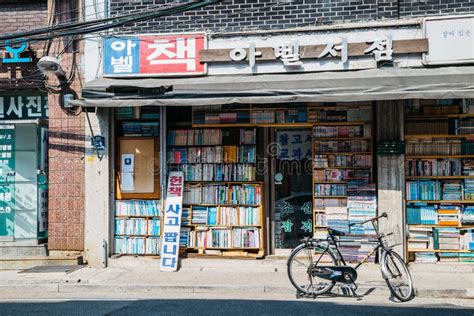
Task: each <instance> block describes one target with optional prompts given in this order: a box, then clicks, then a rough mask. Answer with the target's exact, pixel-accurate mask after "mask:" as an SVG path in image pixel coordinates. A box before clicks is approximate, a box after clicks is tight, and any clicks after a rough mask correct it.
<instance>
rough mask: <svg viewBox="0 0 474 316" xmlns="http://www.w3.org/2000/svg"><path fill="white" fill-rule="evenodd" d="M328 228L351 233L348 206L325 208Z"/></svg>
mask: <svg viewBox="0 0 474 316" xmlns="http://www.w3.org/2000/svg"><path fill="white" fill-rule="evenodd" d="M325 213H326V221H327V226H328V227H331V228H334V229H336V230H340V231H343V232H346V233H349V218H348V214H347V207H346V206H329V207H326V208H325Z"/></svg>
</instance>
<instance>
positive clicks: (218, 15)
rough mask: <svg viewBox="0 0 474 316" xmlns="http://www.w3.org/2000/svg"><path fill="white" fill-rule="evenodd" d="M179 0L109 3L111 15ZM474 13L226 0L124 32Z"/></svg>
mask: <svg viewBox="0 0 474 316" xmlns="http://www.w3.org/2000/svg"><path fill="white" fill-rule="evenodd" d="M171 2H177V1H167V0H141V1H126V0H110V6H111V7H110V14H111V15H115V14H125V13H129V12H131V11H135V10H146V9H148V8H151V7H159V6H160V5H161V6H163V5H165V4H169V3H171ZM473 12H474V0H359V1H353V0H352V1H350V0H293V1H291V0H224V1H222V3H220V4H217V5H213V6H208V7H205V8H202V9H200V10H195V11H192V12H186V13H184V14H180V15H174V16H170V17H166V18H161V19H156V20H150V21H146V22H141V23H137V24H134V25H130V26H127V27H123V28H121V29H119V30H117V32H120V33H157V32H182V31H202V30H207V31H213V32H220V31H239V30H245V29H250V30H251V29H284V28H295V27H304V26H315V25H323V24H333V23H341V22H355V21H374V20H387V19H405V18H411V17H422V16H435V15H448V14H449V15H454V14H465V13H473Z"/></svg>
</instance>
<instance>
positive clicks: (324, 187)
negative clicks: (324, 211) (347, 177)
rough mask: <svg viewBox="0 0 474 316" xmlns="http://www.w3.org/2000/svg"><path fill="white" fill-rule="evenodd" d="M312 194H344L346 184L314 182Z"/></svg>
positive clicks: (345, 192)
mask: <svg viewBox="0 0 474 316" xmlns="http://www.w3.org/2000/svg"><path fill="white" fill-rule="evenodd" d="M314 194H315V196H316V197H318V196H345V195H346V194H347V186H346V185H345V184H315V185H314Z"/></svg>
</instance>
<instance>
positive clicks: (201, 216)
mask: <svg viewBox="0 0 474 316" xmlns="http://www.w3.org/2000/svg"><path fill="white" fill-rule="evenodd" d="M208 214H209V212H208V208H207V207H206V206H198V205H196V206H193V217H192V219H191V223H192V224H202V225H207V222H208V219H207V217H208Z"/></svg>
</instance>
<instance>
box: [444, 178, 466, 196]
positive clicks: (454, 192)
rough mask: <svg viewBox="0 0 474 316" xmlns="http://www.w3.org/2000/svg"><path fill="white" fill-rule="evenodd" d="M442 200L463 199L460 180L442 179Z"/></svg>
mask: <svg viewBox="0 0 474 316" xmlns="http://www.w3.org/2000/svg"><path fill="white" fill-rule="evenodd" d="M442 185H443V192H442V199H443V200H451V201H458V200H463V182H462V181H460V180H453V181H443V182H442Z"/></svg>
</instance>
